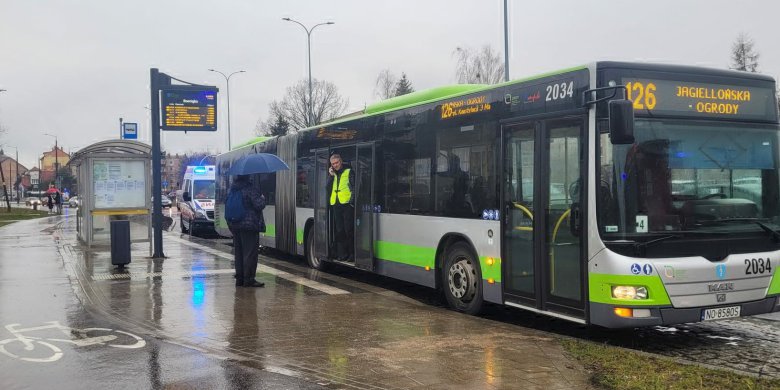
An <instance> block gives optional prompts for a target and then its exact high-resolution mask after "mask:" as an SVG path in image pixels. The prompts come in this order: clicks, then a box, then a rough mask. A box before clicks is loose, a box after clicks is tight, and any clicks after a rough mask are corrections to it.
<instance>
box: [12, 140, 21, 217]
mask: <svg viewBox="0 0 780 390" xmlns="http://www.w3.org/2000/svg"><path fill="white" fill-rule="evenodd" d="M14 149H16V178H17V179H19V185H22V180H21V176H19V148H14ZM21 197H22V194H20V193H19V187H18V186H17V187H16V205H17V206H18V205H19V198H21Z"/></svg>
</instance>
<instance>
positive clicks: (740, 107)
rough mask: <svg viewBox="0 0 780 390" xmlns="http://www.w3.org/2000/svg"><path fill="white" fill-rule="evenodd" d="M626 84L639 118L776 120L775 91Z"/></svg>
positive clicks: (686, 84) (633, 81) (684, 83)
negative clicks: (656, 116) (683, 117)
mask: <svg viewBox="0 0 780 390" xmlns="http://www.w3.org/2000/svg"><path fill="white" fill-rule="evenodd" d="M623 84H624V85H625V86H626V89H627V91H628V96H627V98H628V100H631V101H633V102H634V110H635V111H636V114H637V115H677V116H679V115H682V116H696V117H706V118H720V119H723V118H732V119H747V120H775V118H776V116H775V115H776V114H775V113H776V112H777V106H776V103H775V93H774V90H773V89H771V88H764V87H753V86H742V85H725V84H710V83H694V82H688V81H676V80H659V79H636V78H624V79H623Z"/></svg>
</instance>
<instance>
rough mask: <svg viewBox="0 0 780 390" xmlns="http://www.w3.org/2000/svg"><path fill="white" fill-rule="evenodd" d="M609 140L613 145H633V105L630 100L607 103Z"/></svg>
mask: <svg viewBox="0 0 780 390" xmlns="http://www.w3.org/2000/svg"><path fill="white" fill-rule="evenodd" d="M609 139H610V141H611V142H612V144H613V145H627V144H633V143H634V103H632V102H631V101H630V100H625V99H622V100H612V101H610V102H609Z"/></svg>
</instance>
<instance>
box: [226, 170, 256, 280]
mask: <svg viewBox="0 0 780 390" xmlns="http://www.w3.org/2000/svg"><path fill="white" fill-rule="evenodd" d="M264 208H265V197H264V196H263V195H262V194H261V193H260V190H259V189H258V188H255V187H254V186H252V183H251V182H250V181H249V175H238V176H237V177H236V179H235V181H234V182H233V185H231V186H230V192H229V193H228V196H227V201H226V202H225V219H226V220H227V223H228V228H229V229H230V232H231V233H232V234H233V258H234V260H235V266H236V286H243V287H263V286H265V283H262V282H258V281H257V280H256V279H255V274H256V273H257V255H258V253H257V252H258V246H259V245H260V233H261V232H265V220H264V219H263V209H264Z"/></svg>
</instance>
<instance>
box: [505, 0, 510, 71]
mask: <svg viewBox="0 0 780 390" xmlns="http://www.w3.org/2000/svg"><path fill="white" fill-rule="evenodd" d="M507 1H508V0H504V81H509V17H508V16H507Z"/></svg>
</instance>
